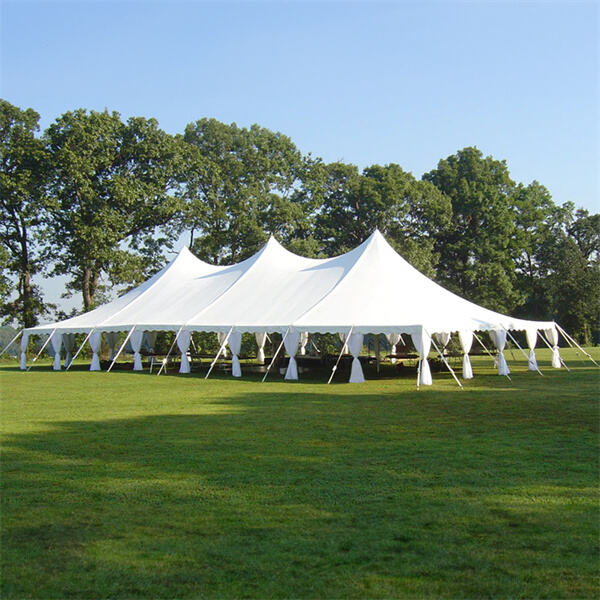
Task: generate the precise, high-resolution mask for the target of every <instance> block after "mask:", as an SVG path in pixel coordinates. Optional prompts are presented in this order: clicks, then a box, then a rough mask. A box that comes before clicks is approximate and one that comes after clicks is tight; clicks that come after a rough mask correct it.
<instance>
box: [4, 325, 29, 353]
mask: <svg viewBox="0 0 600 600" xmlns="http://www.w3.org/2000/svg"><path fill="white" fill-rule="evenodd" d="M24 331H25V330H24V329H21V331H19V332H18V333H17V335H15V337H14V338H13V339H12V340H10V342H9V343H8V346H6V348H4V350H2V352H0V356H2V355H3V354H4V353H5V352H6V351H7V350H8V349H9V348H10V347H11V346H12V344H13V342H14V341H15V340H16V339H17V338H18V337H19V336H20V335H21V334H22V333H23V332H24Z"/></svg>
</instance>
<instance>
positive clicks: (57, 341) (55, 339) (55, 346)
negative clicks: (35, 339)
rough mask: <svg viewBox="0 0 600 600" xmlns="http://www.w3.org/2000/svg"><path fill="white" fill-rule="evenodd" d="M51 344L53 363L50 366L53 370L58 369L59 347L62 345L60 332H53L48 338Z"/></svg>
mask: <svg viewBox="0 0 600 600" xmlns="http://www.w3.org/2000/svg"><path fill="white" fill-rule="evenodd" d="M50 343H51V344H52V350H54V363H53V364H52V368H53V369H54V370H55V371H60V349H61V347H62V333H58V332H56V331H55V332H54V335H53V336H52V339H51V340H50Z"/></svg>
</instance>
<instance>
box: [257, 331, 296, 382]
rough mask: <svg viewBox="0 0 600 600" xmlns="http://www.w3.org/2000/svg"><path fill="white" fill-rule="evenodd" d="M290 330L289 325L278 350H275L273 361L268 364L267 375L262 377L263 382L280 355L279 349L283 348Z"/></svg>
mask: <svg viewBox="0 0 600 600" xmlns="http://www.w3.org/2000/svg"><path fill="white" fill-rule="evenodd" d="M289 332H290V328H289V327H288V328H287V331H286V332H285V335H284V336H283V337H282V338H281V343H280V344H279V346H277V351H276V352H275V354H274V355H273V358H272V359H271V362H270V363H269V365H268V366H267V371H266V373H265V376H264V377H263V378H262V380H261V383H264V382H265V379H266V378H267V375H268V374H269V371H270V370H271V367H272V366H273V363H274V362H275V359H276V358H277V356H278V355H279V351H280V350H281V347H282V346H283V342H285V338H286V337H287V334H288V333H289Z"/></svg>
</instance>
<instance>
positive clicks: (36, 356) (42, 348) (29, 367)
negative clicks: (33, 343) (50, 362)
mask: <svg viewBox="0 0 600 600" xmlns="http://www.w3.org/2000/svg"><path fill="white" fill-rule="evenodd" d="M55 333H56V328H54V330H53V331H52V333H51V334H50V335H49V336H48V337H47V338H46V341H45V342H44V345H43V346H42V347H41V348H40V351H39V352H38V353H37V354H36V355H35V358H34V359H33V360H32V361H31V364H30V365H29V366H28V367H27V371H29V369H31V367H33V363H34V362H35V361H36V360H37V359H38V357H39V356H40V354H41V353H42V352H43V351H44V348H45V347H46V346H47V345H48V342H49V341H50V339H51V338H52V336H53V335H54V334H55Z"/></svg>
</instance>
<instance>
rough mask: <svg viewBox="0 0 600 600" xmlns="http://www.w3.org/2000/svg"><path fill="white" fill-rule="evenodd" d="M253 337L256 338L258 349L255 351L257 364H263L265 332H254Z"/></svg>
mask: <svg viewBox="0 0 600 600" xmlns="http://www.w3.org/2000/svg"><path fill="white" fill-rule="evenodd" d="M254 337H255V339H256V346H257V348H258V350H257V351H256V362H257V363H258V364H259V365H264V364H265V342H266V341H267V333H266V332H265V331H262V332H260V333H255V334H254Z"/></svg>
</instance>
